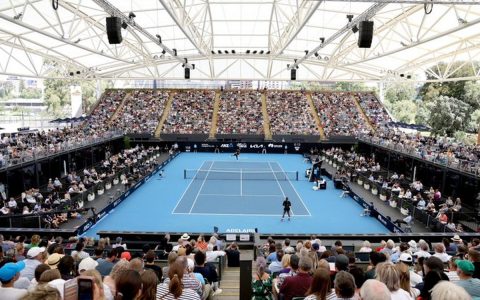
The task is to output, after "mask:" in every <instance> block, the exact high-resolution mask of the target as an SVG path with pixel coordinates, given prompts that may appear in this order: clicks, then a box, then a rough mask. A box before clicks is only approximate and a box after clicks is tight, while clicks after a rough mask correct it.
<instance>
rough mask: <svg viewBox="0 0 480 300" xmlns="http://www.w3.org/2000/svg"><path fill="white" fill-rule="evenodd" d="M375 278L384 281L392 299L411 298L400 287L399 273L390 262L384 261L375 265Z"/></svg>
mask: <svg viewBox="0 0 480 300" xmlns="http://www.w3.org/2000/svg"><path fill="white" fill-rule="evenodd" d="M376 277H377V280H379V281H381V282H383V283H385V285H386V286H387V288H388V289H389V290H390V293H391V295H392V299H394V300H397V299H405V300H407V299H413V297H412V296H411V295H410V294H409V293H408V292H407V291H405V290H403V289H401V288H400V274H399V271H398V270H397V269H396V268H395V265H394V264H392V263H391V262H384V263H381V264H379V265H378V266H377V275H376Z"/></svg>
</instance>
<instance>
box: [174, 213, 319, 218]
mask: <svg viewBox="0 0 480 300" xmlns="http://www.w3.org/2000/svg"><path fill="white" fill-rule="evenodd" d="M173 215H188V216H191V215H198V216H212V215H215V216H244V217H248V216H254V217H281V216H282V215H273V214H221V213H173ZM295 217H311V216H309V215H295Z"/></svg>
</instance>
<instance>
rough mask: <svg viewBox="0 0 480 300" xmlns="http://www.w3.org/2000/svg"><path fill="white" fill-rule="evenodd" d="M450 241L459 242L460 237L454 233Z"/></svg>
mask: <svg viewBox="0 0 480 300" xmlns="http://www.w3.org/2000/svg"><path fill="white" fill-rule="evenodd" d="M452 241H454V242H460V241H462V239H461V238H460V236H459V235H458V234H456V235H454V236H453V238H452Z"/></svg>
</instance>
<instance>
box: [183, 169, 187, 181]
mask: <svg viewBox="0 0 480 300" xmlns="http://www.w3.org/2000/svg"><path fill="white" fill-rule="evenodd" d="M183 179H187V170H186V169H183Z"/></svg>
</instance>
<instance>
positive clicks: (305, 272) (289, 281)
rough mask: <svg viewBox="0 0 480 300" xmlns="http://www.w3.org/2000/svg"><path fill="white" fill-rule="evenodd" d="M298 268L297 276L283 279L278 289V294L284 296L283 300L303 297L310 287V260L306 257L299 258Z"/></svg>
mask: <svg viewBox="0 0 480 300" xmlns="http://www.w3.org/2000/svg"><path fill="white" fill-rule="evenodd" d="M298 266H299V269H298V271H297V275H296V276H291V277H287V278H285V280H284V281H283V284H282V286H281V287H280V293H281V294H283V295H284V297H285V298H284V299H285V300H291V299H292V298H293V297H303V296H305V294H306V293H307V291H308V289H309V288H310V286H311V283H312V277H311V276H310V274H309V273H310V270H311V269H312V261H311V259H310V258H309V257H306V256H302V257H300V261H299V264H298Z"/></svg>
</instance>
